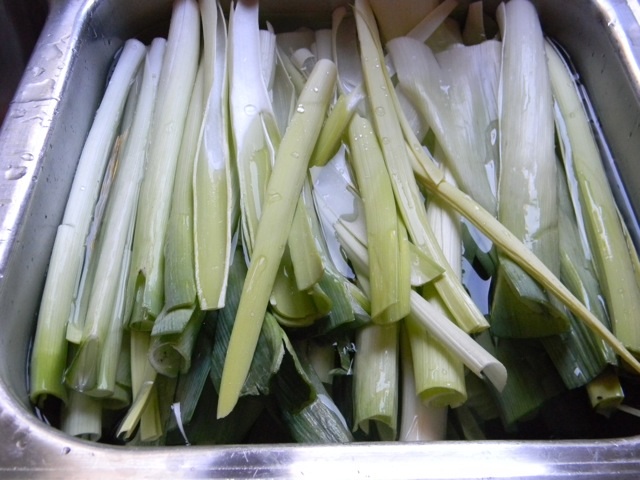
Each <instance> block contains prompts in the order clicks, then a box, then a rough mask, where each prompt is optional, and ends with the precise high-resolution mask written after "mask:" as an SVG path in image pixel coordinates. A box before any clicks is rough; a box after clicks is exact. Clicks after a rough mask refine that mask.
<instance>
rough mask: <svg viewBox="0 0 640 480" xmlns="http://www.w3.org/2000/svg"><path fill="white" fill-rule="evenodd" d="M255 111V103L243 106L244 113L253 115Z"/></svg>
mask: <svg viewBox="0 0 640 480" xmlns="http://www.w3.org/2000/svg"><path fill="white" fill-rule="evenodd" d="M257 111H258V109H257V108H256V106H255V105H251V104H249V105H245V106H244V113H246V114H247V115H255V114H256V113H257Z"/></svg>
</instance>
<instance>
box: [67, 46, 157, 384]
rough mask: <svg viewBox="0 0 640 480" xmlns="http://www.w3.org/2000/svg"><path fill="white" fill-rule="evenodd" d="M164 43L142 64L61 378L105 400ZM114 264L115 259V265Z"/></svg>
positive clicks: (119, 336)
mask: <svg viewBox="0 0 640 480" xmlns="http://www.w3.org/2000/svg"><path fill="white" fill-rule="evenodd" d="M165 43H166V42H165V40H164V39H156V40H154V41H153V43H152V46H151V49H150V51H149V54H148V55H147V60H146V61H145V69H144V75H143V78H142V85H141V93H140V96H139V99H138V104H137V107H136V113H135V116H134V120H133V124H132V126H131V132H130V135H129V138H128V139H127V142H126V144H125V146H124V150H123V152H122V156H121V158H119V162H118V170H117V172H116V176H115V179H114V180H113V186H112V189H111V194H110V196H109V199H108V203H107V208H106V212H105V215H104V218H103V228H102V230H101V242H100V250H99V252H97V253H96V263H97V266H96V271H95V279H94V282H93V285H92V286H91V290H90V295H89V300H88V306H87V310H86V321H85V324H84V330H83V334H82V340H81V342H80V344H79V347H78V349H77V351H76V353H75V355H74V357H73V360H72V362H71V364H70V366H69V368H68V370H67V372H66V373H65V377H66V382H67V384H68V385H69V386H71V387H72V388H74V389H76V390H78V391H81V392H86V393H89V394H91V395H95V396H109V395H111V394H112V393H113V389H114V388H115V381H116V371H117V361H118V352H119V350H120V343H121V339H122V331H123V329H124V319H123V315H124V312H123V305H124V294H125V285H126V278H127V272H128V268H129V260H130V257H129V252H130V248H131V236H132V225H133V222H134V219H135V211H136V206H137V202H138V194H139V189H140V184H141V182H142V176H143V174H144V168H145V153H146V150H147V140H148V132H149V124H150V123H151V117H152V114H153V110H154V102H155V98H156V90H157V86H158V80H159V77H160V68H161V65H162V58H163V55H164V52H165ZM114 259H120V261H115V260H114Z"/></svg>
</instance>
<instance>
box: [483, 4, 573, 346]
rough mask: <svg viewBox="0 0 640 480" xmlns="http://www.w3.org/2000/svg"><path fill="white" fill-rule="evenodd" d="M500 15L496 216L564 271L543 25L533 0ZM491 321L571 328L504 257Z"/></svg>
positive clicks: (505, 326)
mask: <svg viewBox="0 0 640 480" xmlns="http://www.w3.org/2000/svg"><path fill="white" fill-rule="evenodd" d="M497 17H498V22H499V23H500V26H501V32H502V38H503V40H502V72H501V78H500V98H499V108H500V119H499V136H500V140H499V141H500V175H499V184H498V219H499V220H500V222H501V223H502V224H503V225H504V226H505V227H507V228H508V229H509V230H510V231H511V232H512V233H513V234H514V235H515V236H516V237H518V238H520V240H522V241H523V243H524V244H525V245H526V246H527V247H528V248H529V249H530V250H531V251H532V252H533V253H534V254H535V255H536V256H537V257H538V258H539V259H540V260H541V261H542V262H543V263H544V264H545V265H547V267H548V268H549V269H550V270H551V271H552V272H554V274H555V275H559V274H560V253H559V240H558V235H559V234H558V206H557V188H556V183H557V169H556V157H555V143H554V123H553V98H552V93H551V83H550V80H549V72H548V68H547V60H546V57H545V52H544V38H543V36H542V29H541V27H540V22H539V19H538V16H537V13H536V10H535V7H534V6H533V5H532V4H531V3H530V2H529V0H512V1H510V2H509V3H508V4H506V5H504V4H503V5H501V6H500V8H499V9H498V12H497ZM534 99H535V100H534ZM491 328H492V331H493V332H494V334H495V335H498V336H512V337H539V336H547V335H552V334H557V333H563V332H566V331H568V329H569V321H568V318H567V316H566V314H565V312H564V310H563V309H562V307H561V306H559V305H558V304H557V302H556V301H555V300H554V299H553V298H549V296H548V294H547V293H546V292H544V290H543V289H542V288H541V287H540V286H539V285H538V284H537V283H536V282H535V281H534V280H533V279H531V278H530V277H529V276H528V275H526V274H524V272H522V270H521V269H520V268H519V267H517V266H516V265H514V264H513V262H511V261H510V260H508V259H503V258H501V259H500V263H499V265H498V270H497V273H496V278H495V279H494V295H493V299H492V307H491Z"/></svg>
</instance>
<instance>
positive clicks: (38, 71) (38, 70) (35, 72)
mask: <svg viewBox="0 0 640 480" xmlns="http://www.w3.org/2000/svg"><path fill="white" fill-rule="evenodd" d="M43 73H44V68H42V67H32V68H31V74H32V75H33V76H34V77H39V76H40V75H42V74H43Z"/></svg>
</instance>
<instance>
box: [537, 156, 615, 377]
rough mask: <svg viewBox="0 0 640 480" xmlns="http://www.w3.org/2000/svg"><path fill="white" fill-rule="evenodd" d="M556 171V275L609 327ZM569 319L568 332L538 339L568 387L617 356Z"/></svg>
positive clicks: (593, 374)
mask: <svg viewBox="0 0 640 480" xmlns="http://www.w3.org/2000/svg"><path fill="white" fill-rule="evenodd" d="M569 153H570V152H569ZM558 173H559V174H558V204H559V208H558V210H559V221H558V226H559V230H560V279H561V280H562V282H563V283H564V284H565V285H566V286H567V288H569V290H571V291H572V292H573V294H574V295H575V296H576V297H577V298H578V299H579V300H580V301H581V302H582V303H584V304H585V305H586V306H587V307H588V308H589V310H590V311H591V312H592V313H593V314H594V315H595V316H596V317H597V318H598V319H600V321H601V322H602V323H603V324H604V325H605V326H606V327H607V328H608V329H610V328H611V325H610V321H609V317H608V314H607V310H606V307H605V305H604V303H603V301H602V299H603V297H602V292H601V290H600V285H599V283H598V278H597V277H596V274H595V269H594V267H593V263H592V261H591V257H590V255H588V253H587V252H585V250H584V248H583V246H584V244H585V242H586V239H585V238H581V237H580V233H579V231H578V224H577V222H576V216H575V213H574V210H573V206H572V205H571V200H570V198H569V188H568V186H567V178H566V176H565V175H564V171H563V170H562V168H559V172H558ZM570 321H571V329H570V330H569V332H567V333H564V334H561V335H552V336H549V337H544V338H543V339H542V343H543V345H544V346H545V348H546V350H547V353H548V354H549V356H550V357H551V360H552V361H553V362H554V364H555V365H556V368H557V369H558V373H560V376H561V377H562V379H563V381H564V382H565V385H566V386H567V388H569V389H572V388H577V387H581V386H583V385H584V384H586V383H589V382H591V381H592V380H593V379H594V378H595V377H596V376H597V375H598V374H599V373H600V372H602V370H603V369H604V368H605V367H606V366H607V364H611V365H616V364H617V359H616V356H615V352H614V351H613V350H612V349H611V347H609V345H607V344H606V343H605V342H603V341H602V340H601V339H600V338H598V337H596V335H595V334H594V333H592V332H591V331H590V330H589V329H588V328H587V327H586V326H585V325H583V324H582V323H580V322H579V321H578V320H576V319H575V318H574V317H573V316H571V317H570Z"/></svg>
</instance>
